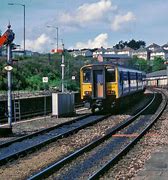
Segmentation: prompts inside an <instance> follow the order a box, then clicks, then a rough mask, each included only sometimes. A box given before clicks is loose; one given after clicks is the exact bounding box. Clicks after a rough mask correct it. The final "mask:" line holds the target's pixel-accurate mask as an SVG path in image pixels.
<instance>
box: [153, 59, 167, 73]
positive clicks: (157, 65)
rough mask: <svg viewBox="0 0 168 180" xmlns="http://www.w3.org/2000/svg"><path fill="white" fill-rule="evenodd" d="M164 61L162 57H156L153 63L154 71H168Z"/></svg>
mask: <svg viewBox="0 0 168 180" xmlns="http://www.w3.org/2000/svg"><path fill="white" fill-rule="evenodd" d="M164 62H165V61H164V59H163V58H161V57H155V58H154V60H153V61H152V71H159V70H162V69H166V65H165V64H164Z"/></svg>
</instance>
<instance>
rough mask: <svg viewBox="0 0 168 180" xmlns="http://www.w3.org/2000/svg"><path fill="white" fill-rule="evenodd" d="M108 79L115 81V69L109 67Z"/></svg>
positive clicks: (108, 80)
mask: <svg viewBox="0 0 168 180" xmlns="http://www.w3.org/2000/svg"><path fill="white" fill-rule="evenodd" d="M106 80H107V82H115V81H116V78H115V69H107V74H106Z"/></svg>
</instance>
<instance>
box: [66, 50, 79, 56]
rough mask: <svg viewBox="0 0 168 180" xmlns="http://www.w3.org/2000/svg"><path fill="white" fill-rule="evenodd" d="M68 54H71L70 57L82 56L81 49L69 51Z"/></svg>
mask: <svg viewBox="0 0 168 180" xmlns="http://www.w3.org/2000/svg"><path fill="white" fill-rule="evenodd" d="M68 52H69V53H70V55H71V56H73V57H77V56H80V54H81V52H80V50H79V49H73V50H68Z"/></svg>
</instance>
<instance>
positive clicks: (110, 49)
mask: <svg viewBox="0 0 168 180" xmlns="http://www.w3.org/2000/svg"><path fill="white" fill-rule="evenodd" d="M116 53H117V49H116V48H107V49H106V51H105V53H104V54H116Z"/></svg>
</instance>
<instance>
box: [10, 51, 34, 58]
mask: <svg viewBox="0 0 168 180" xmlns="http://www.w3.org/2000/svg"><path fill="white" fill-rule="evenodd" d="M24 55H25V56H32V55H33V52H32V51H29V50H25V52H24V50H22V49H13V50H12V56H13V58H16V57H23V56H24Z"/></svg>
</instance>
